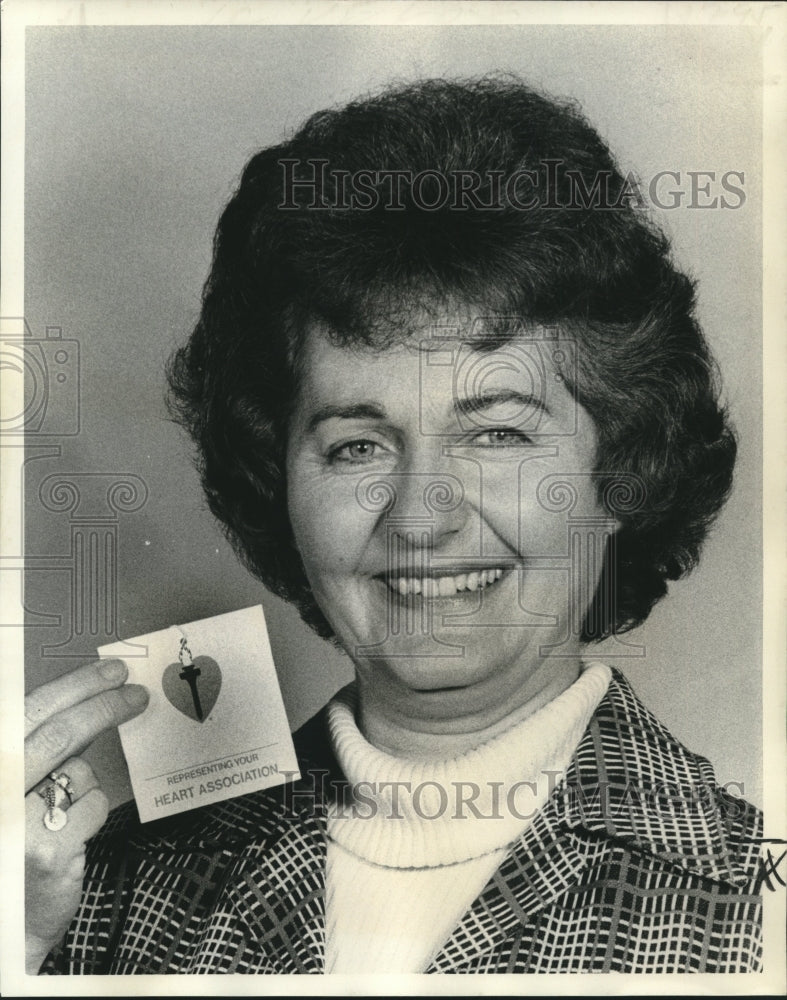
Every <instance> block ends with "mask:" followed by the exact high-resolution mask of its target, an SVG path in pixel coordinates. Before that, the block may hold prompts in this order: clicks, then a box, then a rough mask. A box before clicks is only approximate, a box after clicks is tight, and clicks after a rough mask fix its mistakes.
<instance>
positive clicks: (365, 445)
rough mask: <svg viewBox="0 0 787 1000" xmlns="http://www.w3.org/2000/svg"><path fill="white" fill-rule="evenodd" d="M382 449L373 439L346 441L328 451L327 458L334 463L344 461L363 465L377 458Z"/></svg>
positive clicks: (349, 463)
mask: <svg viewBox="0 0 787 1000" xmlns="http://www.w3.org/2000/svg"><path fill="white" fill-rule="evenodd" d="M383 450H384V449H383V448H382V447H381V446H380V445H379V444H377V443H376V442H375V441H365V440H359V441H348V442H347V443H346V444H342V445H339V447H338V448H333V449H332V450H331V451H330V452H329V453H328V459H329V461H331V462H335V463H345V464H348V465H363V464H365V463H366V462H371V461H372V460H373V459H375V458H379V456H380V453H381V452H382V451H383Z"/></svg>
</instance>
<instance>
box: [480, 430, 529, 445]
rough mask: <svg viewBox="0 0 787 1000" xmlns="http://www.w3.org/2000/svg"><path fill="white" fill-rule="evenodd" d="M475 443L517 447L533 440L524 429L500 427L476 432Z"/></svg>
mask: <svg viewBox="0 0 787 1000" xmlns="http://www.w3.org/2000/svg"><path fill="white" fill-rule="evenodd" d="M473 443H474V444H480V445H481V446H482V447H484V448H515V447H521V446H522V445H525V444H532V440H531V438H529V437H528V436H527V434H523V433H522V431H518V430H515V429H514V428H510V427H500V428H494V429H493V430H489V431H483V432H482V433H480V434H476V435H475V437H474V438H473Z"/></svg>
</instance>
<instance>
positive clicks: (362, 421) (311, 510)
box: [287, 325, 612, 727]
mask: <svg viewBox="0 0 787 1000" xmlns="http://www.w3.org/2000/svg"><path fill="white" fill-rule="evenodd" d="M441 330H442V331H443V333H445V334H446V336H447V337H448V336H451V335H452V334H451V329H450V327H448V326H445V327H441ZM423 333H424V336H423V338H422V339H419V338H418V336H413V337H411V338H410V339H409V340H408V341H407V342H406V343H404V344H402V345H399V346H396V347H393V348H391V349H387V350H384V351H374V350H371V349H368V348H363V349H350V348H343V347H339V346H337V345H336V344H334V343H332V342H331V341H330V339H329V338H328V337H327V335H326V334H325V332H324V331H323V330H321V328H320V327H319V326H317V325H315V326H314V327H313V328H312V329H311V330H310V331H309V337H308V341H307V346H306V350H305V354H304V358H303V368H302V370H303V373H304V374H303V378H302V383H301V387H300V392H299V398H298V400H297V404H296V409H295V413H294V417H293V420H292V422H291V430H290V437H289V442H288V463H287V476H288V496H289V512H290V518H291V521H292V526H293V531H294V535H295V540H296V544H297V546H298V549H299V551H300V553H301V557H302V559H303V563H304V566H305V569H306V573H307V575H308V577H309V580H310V583H311V586H312V589H313V592H314V596H315V599H316V600H317V603H318V604H319V605H320V607H321V609H322V611H323V613H324V615H325V617H326V618H327V619H328V621H329V622H330V623H331V625H332V627H333V629H334V631H335V632H336V635H337V636H338V638H339V640H340V641H341V643H342V645H343V646H344V648H345V650H346V651H347V652H348V653H349V655H350V656H351V657H352V659H353V660H354V662H355V665H356V669H357V672H358V676H359V682H360V684H361V686H362V690H363V691H364V692H365V693H366V694H367V697H372V698H377V699H379V700H381V701H384V702H385V703H386V705H388V706H389V707H391V708H392V710H394V711H400V712H402V713H405V714H406V713H410V715H411V716H414V717H416V718H420V719H422V720H423V721H424V724H427V722H435V723H437V724H438V725H441V724H442V725H445V726H448V727H450V726H451V725H452V724H453V723H454V722H456V720H461V719H464V720H465V722H466V724H467V725H470V726H472V725H473V724H474V723H473V719H476V720H478V724H479V725H480V724H481V721H480V720H482V719H486V718H489V717H497V718H499V717H502V714H505V712H506V711H508V710H511V709H513V708H514V707H516V706H517V705H519V704H524V702H525V701H527V700H530V699H531V698H533V697H534V696H536V695H537V694H538V693H539V692H542V693H543V692H545V691H547V692H548V693H557V691H559V690H562V688H564V687H565V686H567V684H568V683H570V681H571V679H573V678H574V677H575V676H576V673H577V670H578V652H579V642H578V635H579V631H580V628H581V624H582V619H583V617H584V613H585V610H586V608H587V605H588V603H589V601H590V598H591V597H592V594H593V592H594V590H595V587H596V583H597V581H598V577H599V574H600V570H601V561H602V556H603V544H604V541H605V538H606V534H608V532H609V531H610V530H611V527H612V525H611V521H610V518H609V516H608V515H606V514H605V512H604V511H603V510H602V509H601V508H600V507H599V505H598V503H597V500H596V491H595V486H594V483H593V481H592V478H591V473H592V471H593V468H594V456H595V451H596V434H595V429H594V425H593V423H592V421H591V418H590V417H589V415H588V414H587V413H586V411H585V410H584V409H583V408H582V407H581V406H579V405H578V404H577V403H576V401H575V400H574V398H573V397H572V395H571V394H570V393H569V391H568V390H567V389H566V387H565V385H564V384H563V381H562V377H561V375H560V374H558V372H557V371H556V367H555V361H554V359H555V357H557V358H558V359H559V360H560V363H561V365H562V366H563V370H565V369H566V368H568V369H570V367H571V362H572V356H571V344H568V343H566V342H564V341H562V340H561V341H560V342H559V343H558V342H557V341H555V340H549V339H548V337H547V335H546V334H543V335H542V337H541V338H540V339H530V340H512V341H510V342H508V343H505V344H503V345H501V346H499V347H498V348H496V349H494V350H491V351H490V350H486V351H484V352H481V351H478V350H476V349H474V347H473V343H472V341H471V342H469V343H468V342H465V343H462V342H461V341H459V340H457V339H453V340H451V339H441V337H437V336H435V333H434V330H432V333H431V335H430V332H429V329H428V328H425V329H424V331H423ZM453 336H455V334H453ZM557 350H559V351H560V352H561V353H560V354H557V355H556V354H555V352H556V351H557ZM561 482H562V483H563V484H564V485H563V487H561V486H560V483H561ZM569 498H570V499H572V500H573V506H571V504H570V503H568V499H569ZM567 506H570V507H571V510H570V512H569V511H567V509H566V508H567ZM552 689H554V690H552ZM457 724H461V723H457Z"/></svg>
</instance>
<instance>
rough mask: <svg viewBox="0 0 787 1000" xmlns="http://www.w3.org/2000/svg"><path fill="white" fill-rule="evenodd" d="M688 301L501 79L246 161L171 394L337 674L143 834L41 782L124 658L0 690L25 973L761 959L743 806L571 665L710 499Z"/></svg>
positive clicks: (126, 705) (647, 967)
mask: <svg viewBox="0 0 787 1000" xmlns="http://www.w3.org/2000/svg"><path fill="white" fill-rule="evenodd" d="M693 306H694V297H693V288H692V285H691V282H690V281H689V280H688V279H687V278H686V277H685V276H684V275H682V274H681V273H680V272H678V271H677V270H676V269H675V267H674V266H673V264H672V262H671V260H670V258H669V253H668V246H667V243H666V240H665V238H664V237H663V235H662V234H661V233H660V232H659V231H657V230H656V229H655V228H654V227H653V226H652V225H651V224H650V223H649V222H648V221H647V218H646V216H645V215H644V213H643V212H642V210H641V209H640V207H638V205H637V192H636V190H634V189H632V185H631V183H630V182H629V181H627V180H626V179H625V178H623V177H622V176H621V174H620V172H619V171H618V169H617V168H616V166H615V164H614V161H613V159H612V157H611V155H610V153H609V151H608V150H607V148H606V147H605V145H604V144H603V142H602V141H601V140H600V138H599V137H598V135H597V134H596V133H595V132H594V130H593V129H592V128H591V127H590V126H589V125H588V124H587V123H586V122H585V121H584V120H583V119H582V118H581V116H580V115H579V114H578V113H577V112H576V111H575V110H573V109H572V108H570V107H568V106H565V105H561V104H559V103H557V102H554V101H552V100H549V99H547V98H545V97H544V96H542V95H540V94H538V93H536V92H534V91H533V90H531V89H529V88H528V87H526V86H525V85H523V84H522V83H520V82H519V81H517V80H511V79H493V80H488V79H484V80H476V81H469V82H445V81H427V82H425V83H422V84H418V85H413V86H410V87H405V88H402V89H400V90H395V91H389V92H386V93H383V94H382V95H380V96H378V97H374V98H370V99H368V100H365V101H361V102H358V103H354V104H350V105H348V106H347V107H346V108H343V109H340V110H336V111H326V112H323V113H320V114H317V115H315V116H313V117H312V118H311V119H310V120H309V121H308V122H307V123H306V124H305V125H304V126H303V128H302V129H301V130H300V131H299V132H298V133H296V134H295V135H294V136H293V137H292V138H291V139H290V140H289V141H288V142H286V143H284V144H282V145H280V146H277V147H273V148H271V149H266V150H263V151H262V152H260V153H258V154H257V155H256V156H255V157H254V158H253V159H252V160H251V161H250V162H249V164H248V165H247V167H246V169H245V171H244V174H243V178H242V181H241V184H240V186H239V188H238V191H237V192H236V194H235V196H234V197H233V199H232V200H231V201H230V203H229V205H228V206H227V208H226V210H225V212H224V214H223V216H222V219H221V221H220V224H219V227H218V231H217V234H216V240H215V246H214V260H213V266H212V270H211V274H210V277H209V279H208V282H207V284H206V288H205V293H204V299H203V308H202V314H201V317H200V320H199V322H198V324H197V327H196V329H195V330H194V332H193V335H192V337H191V340H190V341H189V343H188V344H187V345H186V346H185V347H184V348H183V350H181V351H180V352H178V354H177V355H176V356H175V358H174V359H173V363H172V366H171V370H170V381H171V386H172V402H173V407H174V410H175V412H176V413H177V415H178V416H179V418H180V419H181V421H182V422H183V423H184V424H185V426H186V427H187V428H188V429H189V431H190V433H191V435H192V436H193V439H194V441H195V442H196V444H197V447H198V456H199V464H200V470H201V473H202V477H203V483H204V487H205V491H206V495H207V498H208V501H209V504H210V506H211V509H212V510H213V512H214V513H215V514H216V516H217V517H218V518H219V519H220V520H221V522H222V523H223V525H224V526H225V528H226V530H227V533H228V536H229V537H230V539H231V540H232V542H233V544H234V545H235V547H236V549H237V551H238V554H239V555H240V557H241V558H242V559H243V560H244V562H245V563H246V564H247V565H248V566H249V568H250V569H251V570H252V571H253V572H254V573H255V574H256V575H257V576H258V577H259V578H260V580H262V581H263V582H264V583H265V584H266V586H268V587H269V588H270V589H271V590H273V591H274V592H275V593H277V594H279V595H280V596H282V597H284V598H285V599H287V600H289V601H291V602H293V603H294V604H296V606H297V607H298V608H299V610H300V612H301V615H302V616H303V618H304V620H305V621H307V622H308V623H309V624H310V625H311V626H312V627H313V628H314V629H315V630H316V631H317V632H318V633H319V634H320V635H322V636H324V637H326V638H328V639H331V640H332V641H334V642H336V643H337V644H339V645H340V646H341V647H342V648H343V649H344V650H345V651H346V653H347V654H348V655H349V656H350V657H351V659H352V661H353V664H354V666H355V671H356V682H355V684H354V685H351V686H350V687H349V688H347V689H345V690H344V691H342V692H340V693H339V694H338V695H337V696H336V698H334V699H333V700H332V701H331V703H330V704H329V705H328V706H327V707H326V708H325V709H324V710H323V712H321V713H320V714H319V715H318V716H316V717H315V718H314V719H313V720H312V721H311V722H309V723H308V724H307V725H306V726H305V727H303V729H302V730H301V731H300V732H299V733H298V734H297V735H296V747H297V749H298V753H299V759H300V762H301V773H302V775H303V778H302V779H301V780H300V781H297V782H292V783H290V784H289V785H287V786H285V787H284V788H283V789H279V790H275V791H269V792H264V793H259V794H254V795H250V796H244V797H241V798H238V799H234V800H231V801H230V802H227V803H222V804H220V805H218V806H214V807H209V808H207V809H203V810H199V811H196V812H193V813H186V814H184V815H183V816H180V817H175V818H173V819H170V820H162V821H159V822H156V823H152V824H146V825H145V826H144V827H141V826H140V825H139V824H138V822H136V820H135V814H134V811H133V807H122V808H121V809H120V810H118V811H116V812H115V813H113V815H112V817H110V819H109V820H108V822H106V823H104V818H105V805H104V803H105V799H104V798H103V795H102V793H101V792H100V790H98V789H97V788H96V787H95V785H96V781H95V778H94V777H93V775H92V773H91V772H90V770H89V768H88V767H87V765H86V764H85V762H84V761H82V760H81V758H79V757H78V756H76V755H77V754H78V752H79V750H80V748H81V747H83V746H84V745H86V744H87V743H88V742H90V740H91V739H92V738H93V737H94V736H95V735H96V733H97V732H99V731H100V730H101V729H103V728H107V727H109V726H112V725H115V724H118V723H121V722H123V721H125V720H126V719H128V718H130V717H132V716H133V715H134V714H137V712H139V711H141V710H143V709H144V704H145V694H144V691H141V690H140V689H138V688H136V687H135V686H131V685H126V686H124V685H123V681H124V678H125V669H124V667H123V665H122V664H102V665H99V666H96V665H92V666H89V667H86V668H83V669H82V670H81V671H77V672H75V673H74V674H73V675H71V676H70V677H68V678H63V679H60V680H58V681H55V682H53V684H50V685H46V686H45V687H43V688H40V689H38V691H36V692H34V693H33V695H32V696H31V698H30V700H29V704H28V708H27V718H28V720H29V724H30V730H31V734H30V738H29V748H28V761H29V764H28V767H29V781H28V787H29V788H30V789H31V791H30V794H29V795H28V799H27V805H28V840H29V844H30V849H29V857H28V885H29V890H28V907H27V926H28V940H29V949H28V952H29V953H28V962H29V968H30V969H31V970H33V971H35V970H36V969H39V968H40V967H41V966H42V963H43V970H44V971H48V972H52V971H57V972H72V973H73V972H96V973H107V972H118V973H139V972H145V973H151V972H247V973H252V972H325V971H327V972H347V971H353V972H364V971H377V972H422V971H444V972H445V971H452V972H511V971H523V972H525V971H528V972H532V971H549V972H584V971H646V972H669V971H748V970H753V969H756V968H758V963H759V956H760V944H759V907H758V900H757V898H756V895H755V893H754V888H753V887H754V884H755V881H756V851H757V849H756V846H755V843H754V841H755V838H756V837H757V836H758V832H759V817H758V815H757V813H756V811H755V810H754V809H753V807H751V806H749V805H748V803H745V802H743V801H742V800H740V799H732V798H731V797H730V796H728V795H727V794H726V793H725V792H724V791H722V790H721V789H720V788H718V787H717V785H716V784H715V781H714V779H713V773H712V770H711V768H710V765H709V764H708V763H707V761H705V760H704V759H702V758H699V757H696V756H694V755H692V754H691V753H690V752H689V751H688V750H686V749H685V748H684V747H682V746H681V745H680V744H679V743H678V742H677V741H676V740H675V739H674V738H673V737H672V736H671V735H670V734H669V733H668V732H667V730H666V729H665V728H664V727H663V726H662V725H661V724H660V723H659V722H658V721H657V720H656V719H655V718H654V717H653V716H652V715H650V713H648V711H647V710H646V709H645V708H644V707H643V706H642V705H641V704H640V703H639V702H638V700H637V699H636V696H635V695H634V693H633V692H632V690H631V688H630V686H629V685H628V684H627V682H626V681H625V679H624V678H623V677H622V675H620V674H619V673H618V672H613V671H610V669H609V668H608V667H607V666H606V665H604V664H603V663H600V662H597V661H593V660H589V659H587V658H585V656H584V652H583V650H584V647H585V646H587V645H588V644H589V643H592V642H594V641H598V640H600V639H603V638H606V637H609V636H613V635H616V634H619V633H622V632H624V631H626V630H628V629H630V628H633V627H634V626H636V625H638V624H639V623H641V622H642V621H643V620H644V619H645V618H646V617H647V615H648V613H649V612H650V610H651V608H652V607H653V605H654V604H655V603H656V601H658V600H659V599H660V598H661V597H663V596H664V594H665V592H666V581H667V580H670V579H676V578H677V577H679V576H681V575H683V574H684V573H686V572H687V571H688V570H690V569H691V568H692V566H693V565H694V564H695V563H696V561H697V559H698V556H699V551H700V546H701V543H702V540H703V538H704V536H705V534H706V532H707V529H708V527H709V525H710V523H711V522H712V520H713V518H714V516H715V515H716V514H717V512H718V510H719V509H720V507H721V506H722V504H723V502H724V500H725V498H726V495H727V493H728V490H729V487H730V483H731V476H732V467H733V464H734V457H735V441H734V436H733V434H732V431H731V429H730V428H729V426H728V424H727V422H726V418H725V414H724V411H723V409H722V408H721V407H720V405H719V402H718V391H717V387H716V385H715V383H714V376H713V367H712V362H711V359H710V357H709V354H708V350H707V347H706V345H705V343H704V340H703V338H702V334H701V332H700V330H699V328H698V326H697V323H696V320H695V318H694V315H693ZM53 769H55V777H54V778H52V777H50V778H49V779H47V778H46V776H47V774H49V773H50V772H51V771H52V770H53ZM66 810H68V812H67V813H66ZM63 816H66V817H67V820H68V822H67V823H65V824H64V823H63V822H62V817H63ZM102 824H103V826H102ZM58 826H59V827H60V828H59V829H57V828H56V827H58ZM99 828H101V829H100V832H98V831H99ZM93 833H97V836H95V837H94V839H92V840H91V841H90V844H89V845H88V851H87V861H86V862H85V860H84V857H83V855H82V845H83V842H84V839H85V838H86V837H89V836H90V835H91V834H93ZM83 872H84V874H83ZM75 911H76V916H74V913H75ZM72 918H73V919H72ZM64 935H65V936H64ZM50 951H51V954H49V955H48V953H50ZM47 955H48V957H46V958H45V956H47Z"/></svg>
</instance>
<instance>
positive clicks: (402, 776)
mask: <svg viewBox="0 0 787 1000" xmlns="http://www.w3.org/2000/svg"><path fill="white" fill-rule="evenodd" d="M610 677H611V674H610V671H609V668H608V667H607V666H606V665H605V664H603V663H590V664H587V665H586V666H585V669H584V670H583V672H582V674H581V675H580V677H579V678H578V680H577V681H576V682H575V683H574V684H572V685H571V687H569V688H568V689H567V690H566V691H564V692H562V694H560V695H559V696H558V697H557V698H555V699H554V700H553V701H551V702H550V703H549V704H547V705H545V706H543V708H541V709H539V710H538V711H537V712H535V713H533V714H530V715H525V717H524V718H519V719H515V720H513V721H512V724H511V725H510V726H509V728H507V729H506V730H505V731H504V732H502V733H500V734H499V735H497V736H495V737H494V738H492V739H490V740H488V741H487V742H485V743H483V744H482V745H480V746H479V747H476V748H475V749H473V750H471V751H469V752H467V753H464V754H461V755H459V756H456V757H452V758H450V759H447V760H438V761H433V760H429V761H420V760H418V761H414V760H411V759H406V758H402V757H395V756H393V755H391V754H388V753H385V752H383V751H381V750H378V749H377V748H376V747H374V746H372V745H371V744H370V743H369V742H368V741H367V740H366V739H365V738H364V736H363V734H362V733H361V732H360V730H359V729H358V726H357V724H356V722H355V710H356V699H357V696H356V691H355V687H354V685H348V686H347V687H346V688H345V689H343V690H342V691H341V692H339V694H338V695H337V696H336V697H334V699H333V700H332V701H331V703H330V704H329V706H328V710H327V719H328V731H329V734H330V739H331V744H332V747H333V750H334V753H335V754H336V758H337V760H338V761H339V763H340V765H341V767H342V770H343V772H344V774H345V775H346V778H347V782H348V784H347V795H345V797H344V799H343V801H341V802H340V801H336V802H334V803H333V804H332V805H331V807H330V808H329V811H328V835H329V837H330V838H331V839H332V840H334V841H335V842H336V843H338V844H341V846H342V847H344V848H345V849H346V850H348V851H350V852H351V853H353V854H355V855H356V856H358V857H361V858H363V859H364V860H366V861H369V862H371V863H373V864H376V865H382V866H385V867H391V868H432V867H438V866H444V865H451V864H456V863H458V862H462V861H469V860H470V859H472V858H478V857H481V856H483V855H485V854H490V853H491V852H493V851H497V850H499V849H501V848H504V847H507V846H509V845H510V844H512V843H513V842H514V841H515V840H516V839H517V837H519V836H520V835H521V834H522V832H523V830H524V829H526V827H527V826H528V825H529V824H530V822H531V821H532V819H533V817H534V816H535V815H536V814H537V813H538V812H539V810H540V809H542V808H543V806H544V804H545V802H546V801H547V799H548V798H549V796H550V794H551V793H552V792H553V791H554V789H555V787H556V785H557V784H558V783H559V781H560V779H561V778H562V776H563V772H564V771H565V769H566V767H567V766H568V764H569V761H570V760H571V756H572V754H573V753H574V751H575V749H576V747H577V744H578V743H579V740H580V738H581V736H582V733H583V732H584V731H585V729H586V728H587V725H588V722H589V720H590V717H591V715H592V714H593V712H594V711H595V709H596V707H597V706H598V703H599V702H600V701H601V699H602V698H603V696H604V694H605V692H606V690H607V687H608V686H609V681H610ZM520 714H524V713H520Z"/></svg>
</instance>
